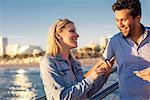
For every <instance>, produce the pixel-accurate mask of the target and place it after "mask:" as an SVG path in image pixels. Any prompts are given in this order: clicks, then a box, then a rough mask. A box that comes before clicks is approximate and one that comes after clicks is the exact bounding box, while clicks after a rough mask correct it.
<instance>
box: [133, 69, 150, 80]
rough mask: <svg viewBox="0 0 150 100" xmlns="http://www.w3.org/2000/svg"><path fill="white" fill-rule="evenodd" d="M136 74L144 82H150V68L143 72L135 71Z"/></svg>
mask: <svg viewBox="0 0 150 100" xmlns="http://www.w3.org/2000/svg"><path fill="white" fill-rule="evenodd" d="M134 73H135V74H136V76H138V77H140V78H142V79H143V80H146V81H148V82H150V67H148V68H146V69H143V70H141V71H134Z"/></svg>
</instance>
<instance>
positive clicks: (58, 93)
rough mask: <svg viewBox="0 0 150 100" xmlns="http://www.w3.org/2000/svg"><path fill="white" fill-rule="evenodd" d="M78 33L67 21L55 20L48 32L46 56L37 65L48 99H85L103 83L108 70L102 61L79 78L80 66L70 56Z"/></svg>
mask: <svg viewBox="0 0 150 100" xmlns="http://www.w3.org/2000/svg"><path fill="white" fill-rule="evenodd" d="M78 37H79V34H78V33H77V32H76V28H75V25H74V23H73V22H72V21H70V20H67V19H60V20H58V21H56V22H55V23H54V24H53V25H52V26H51V28H50V31H49V33H48V44H47V50H46V55H45V56H44V57H43V58H42V60H41V62H40V72H41V78H42V82H43V85H44V90H45V94H46V98H47V99H48V100H55V99H57V100H59V99H61V100H72V99H76V100H77V99H78V100H82V99H84V100H85V99H86V98H88V97H90V96H92V95H93V94H94V93H96V92H97V91H98V90H99V89H100V88H101V87H102V85H103V84H104V83H105V81H106V77H105V76H106V75H107V74H108V73H109V72H110V70H111V68H110V67H109V66H108V63H105V61H103V60H102V59H101V60H100V61H99V62H98V63H96V64H95V66H93V67H92V68H91V70H90V71H89V72H88V74H86V75H85V76H84V75H83V72H82V69H81V65H80V63H79V62H78V61H77V60H75V59H74V58H73V56H72V55H71V49H73V48H76V47H77V39H78Z"/></svg>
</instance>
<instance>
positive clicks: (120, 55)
mask: <svg viewBox="0 0 150 100" xmlns="http://www.w3.org/2000/svg"><path fill="white" fill-rule="evenodd" d="M142 27H143V30H144V33H143V34H142V36H141V37H140V39H139V42H140V44H139V45H138V46H137V45H136V44H135V43H134V41H133V40H132V39H131V38H125V37H124V36H123V35H122V33H118V34H116V35H115V36H113V38H112V39H111V40H110V42H109V44H108V45H107V48H106V50H105V52H104V54H103V56H104V57H105V58H106V59H111V58H112V57H114V56H115V58H116V62H117V64H118V77H119V92H120V99H121V100H149V99H150V82H147V81H144V80H142V79H141V78H139V77H137V76H136V75H135V74H134V73H133V72H134V71H140V70H143V69H145V68H148V67H150V28H148V27H144V26H142Z"/></svg>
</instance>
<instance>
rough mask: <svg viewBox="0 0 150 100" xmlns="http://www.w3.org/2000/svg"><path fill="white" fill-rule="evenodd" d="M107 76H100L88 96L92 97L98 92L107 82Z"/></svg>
mask: <svg viewBox="0 0 150 100" xmlns="http://www.w3.org/2000/svg"><path fill="white" fill-rule="evenodd" d="M106 80H107V78H106V77H105V76H104V75H101V76H99V77H98V78H97V79H96V81H94V84H93V87H92V88H91V89H90V91H89V92H88V98H90V97H92V96H93V95H94V94H96V93H97V92H98V91H99V90H100V89H101V88H102V86H103V85H104V83H106Z"/></svg>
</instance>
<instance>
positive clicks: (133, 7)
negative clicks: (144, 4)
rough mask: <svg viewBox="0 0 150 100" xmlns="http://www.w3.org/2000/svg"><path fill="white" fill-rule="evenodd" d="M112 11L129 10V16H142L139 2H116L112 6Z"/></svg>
mask: <svg viewBox="0 0 150 100" xmlns="http://www.w3.org/2000/svg"><path fill="white" fill-rule="evenodd" d="M112 9H113V11H114V12H115V10H122V9H129V10H130V11H131V12H130V15H131V16H132V17H133V18H135V17H136V16H138V15H140V16H141V15H142V10H141V3H140V1H139V0H117V1H116V2H115V3H114V5H113V6H112Z"/></svg>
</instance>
